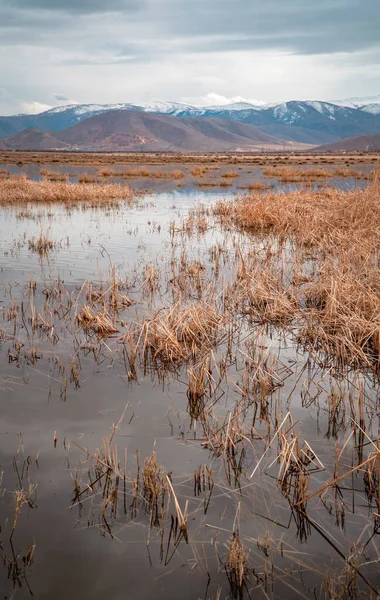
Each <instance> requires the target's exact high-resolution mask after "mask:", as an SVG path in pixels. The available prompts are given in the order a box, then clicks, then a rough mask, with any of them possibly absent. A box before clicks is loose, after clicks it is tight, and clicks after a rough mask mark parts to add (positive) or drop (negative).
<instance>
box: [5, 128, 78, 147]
mask: <svg viewBox="0 0 380 600" xmlns="http://www.w3.org/2000/svg"><path fill="white" fill-rule="evenodd" d="M67 148H70V144H67V143H66V142H64V141H63V140H60V139H58V138H57V137H56V136H55V135H54V134H53V133H51V132H50V131H39V130H38V129H35V128H33V127H30V128H29V129H24V131H20V133H16V134H15V135H12V136H10V137H7V138H3V139H2V140H0V150H55V149H56V150H65V149H67Z"/></svg>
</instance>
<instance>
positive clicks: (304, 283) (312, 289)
mask: <svg viewBox="0 0 380 600" xmlns="http://www.w3.org/2000/svg"><path fill="white" fill-rule="evenodd" d="M215 214H216V215H217V216H218V217H219V219H220V220H221V222H222V223H223V224H225V225H227V226H230V225H231V224H236V225H238V226H239V227H241V228H244V229H246V230H249V231H252V232H256V233H265V234H270V233H272V234H275V235H276V236H278V238H279V240H280V242H282V243H284V244H285V243H286V240H287V239H289V238H290V239H292V240H293V241H294V243H295V246H294V248H293V250H292V251H291V253H290V254H289V258H288V261H287V263H288V265H289V266H288V267H286V265H284V266H283V268H282V269H281V268H278V267H276V265H275V263H276V259H275V258H274V259H273V260H271V259H272V257H271V256H270V255H269V258H268V261H267V263H266V264H264V267H263V268H262V269H261V270H259V271H258V270H257V268H256V267H250V266H249V265H248V264H244V265H243V266H242V268H241V271H242V273H243V275H242V278H243V279H246V280H247V281H248V283H246V284H244V285H247V286H248V287H247V289H246V290H245V293H244V298H245V299H248V302H249V307H250V308H249V312H250V314H253V315H258V316H260V317H261V318H263V315H264V316H265V319H264V320H267V321H270V322H275V323H279V324H280V323H281V322H282V323H283V324H284V323H289V322H294V321H295V320H297V319H298V320H299V321H298V322H299V323H301V326H300V329H299V340H300V341H301V342H302V343H305V344H309V343H313V344H316V345H317V347H319V348H321V349H324V350H330V351H332V352H333V354H334V355H335V356H336V357H338V358H339V360H340V361H341V362H343V363H346V362H349V361H350V360H355V361H356V360H358V361H360V362H364V363H366V364H367V365H370V364H371V365H375V366H376V369H379V367H380V313H379V310H378V309H379V306H380V275H379V269H378V258H377V255H378V248H379V245H380V229H379V226H378V223H379V222H380V185H379V182H378V180H377V179H376V178H374V181H373V182H372V183H371V184H370V185H369V186H368V187H367V188H365V189H361V190H360V189H356V190H353V191H342V190H338V189H334V188H329V189H325V190H323V191H319V192H315V193H312V192H307V191H305V190H301V191H295V192H291V193H287V194H273V193H267V194H257V195H251V196H247V197H245V198H243V199H240V200H237V201H236V202H234V203H226V202H222V203H219V204H218V205H217V206H216V208H215ZM305 248H307V249H309V250H308V252H309V253H311V255H312V256H314V258H315V259H317V262H316V263H315V268H314V272H313V273H310V275H308V274H307V268H306V267H305V264H304V267H303V268H300V269H299V268H298V266H299V265H300V264H301V263H302V261H304V260H305V259H303V258H302V253H305ZM297 265H298V266H297ZM309 268H310V267H309ZM284 269H285V271H284ZM286 269H288V270H286ZM289 269H291V270H293V280H291V281H289V280H287V277H288V276H289V275H287V274H289Z"/></svg>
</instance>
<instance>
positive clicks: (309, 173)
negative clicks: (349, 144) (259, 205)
mask: <svg viewBox="0 0 380 600" xmlns="http://www.w3.org/2000/svg"><path fill="white" fill-rule="evenodd" d="M264 177H273V178H276V179H278V180H280V181H287V182H289V183H291V182H296V181H305V180H306V181H307V180H311V181H313V180H315V179H330V178H332V177H353V178H355V179H358V178H361V177H362V173H361V172H360V171H358V170H355V169H348V168H347V167H343V166H342V167H336V168H332V169H322V168H315V167H314V168H309V167H308V168H307V169H299V168H298V169H294V168H291V167H266V168H265V169H264Z"/></svg>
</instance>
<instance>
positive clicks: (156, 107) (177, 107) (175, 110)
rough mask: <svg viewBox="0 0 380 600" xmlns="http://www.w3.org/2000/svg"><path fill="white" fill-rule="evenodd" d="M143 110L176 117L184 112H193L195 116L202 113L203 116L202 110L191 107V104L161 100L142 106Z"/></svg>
mask: <svg viewBox="0 0 380 600" xmlns="http://www.w3.org/2000/svg"><path fill="white" fill-rule="evenodd" d="M141 109H142V110H143V111H144V112H157V113H164V114H170V115H174V116H175V115H178V114H181V113H183V112H184V111H186V112H193V113H194V114H195V113H198V112H200V114H201V109H199V108H198V107H197V106H191V105H190V104H184V103H182V102H164V101H161V100H156V101H154V102H149V103H147V104H142V105H141Z"/></svg>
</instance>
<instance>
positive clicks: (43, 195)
mask: <svg viewBox="0 0 380 600" xmlns="http://www.w3.org/2000/svg"><path fill="white" fill-rule="evenodd" d="M131 198H132V195H131V191H130V189H129V188H128V187H126V186H122V185H117V184H97V183H69V182H67V181H58V182H52V181H32V180H30V179H28V178H27V177H25V176H17V175H14V176H12V177H10V178H9V179H6V180H1V182H0V204H2V205H4V204H10V203H16V202H17V203H26V202H63V203H71V202H91V203H102V202H107V201H110V200H115V199H120V200H121V199H125V200H129V201H130V200H131Z"/></svg>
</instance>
